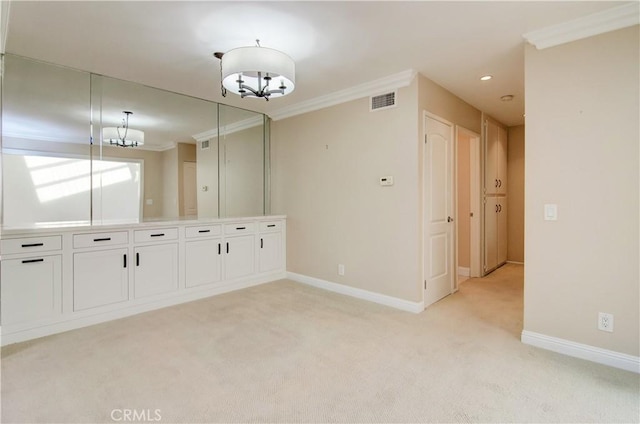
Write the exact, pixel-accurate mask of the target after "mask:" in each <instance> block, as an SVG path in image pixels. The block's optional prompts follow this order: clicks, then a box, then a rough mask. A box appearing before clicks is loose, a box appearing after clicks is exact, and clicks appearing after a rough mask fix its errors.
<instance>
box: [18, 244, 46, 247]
mask: <svg viewBox="0 0 640 424" xmlns="http://www.w3.org/2000/svg"><path fill="white" fill-rule="evenodd" d="M40 246H44V243H31V244H23V245H22V247H40Z"/></svg>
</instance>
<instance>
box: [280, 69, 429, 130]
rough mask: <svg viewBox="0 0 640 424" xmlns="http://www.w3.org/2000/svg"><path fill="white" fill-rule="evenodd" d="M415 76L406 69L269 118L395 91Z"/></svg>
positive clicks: (307, 102)
mask: <svg viewBox="0 0 640 424" xmlns="http://www.w3.org/2000/svg"><path fill="white" fill-rule="evenodd" d="M416 74H417V72H416V71H414V70H413V69H407V70H406V71H402V72H398V73H397V74H393V75H389V76H387V77H384V78H379V79H377V80H373V81H369V82H365V83H363V84H359V85H356V86H354V87H351V88H347V89H344V90H340V91H335V92H333V93H329V94H325V95H323V96H320V97H316V98H314V99H310V100H305V101H303V102H300V103H295V104H292V105H289V106H285V107H283V108H280V109H276V110H274V111H273V112H271V113H270V114H269V117H270V118H271V119H273V120H274V121H278V120H280V119H284V118H290V117H292V116H295V115H301V114H303V113H307V112H313V111H314V110H319V109H324V108H326V107H329V106H334V105H337V104H340V103H346V102H349V101H351V100H356V99H360V98H362V97H368V96H372V95H375V94H380V93H382V92H384V91H387V90H397V89H398V88H402V87H406V86H408V85H409V84H411V82H412V81H413V79H414V78H415V76H416Z"/></svg>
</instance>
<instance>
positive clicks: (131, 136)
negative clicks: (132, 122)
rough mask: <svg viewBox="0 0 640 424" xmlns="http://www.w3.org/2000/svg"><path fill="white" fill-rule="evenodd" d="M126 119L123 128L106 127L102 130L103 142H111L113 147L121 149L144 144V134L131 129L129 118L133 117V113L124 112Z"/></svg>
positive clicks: (124, 118) (123, 120) (123, 121)
mask: <svg viewBox="0 0 640 424" xmlns="http://www.w3.org/2000/svg"><path fill="white" fill-rule="evenodd" d="M122 113H123V114H124V117H123V118H122V126H121V127H105V128H103V129H102V140H103V142H105V143H106V142H107V141H108V142H109V144H111V145H115V146H120V147H138V146H142V145H143V144H144V132H143V131H140V130H134V129H133V128H129V116H131V115H133V112H129V111H128V110H123V111H122Z"/></svg>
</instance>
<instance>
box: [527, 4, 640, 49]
mask: <svg viewBox="0 0 640 424" xmlns="http://www.w3.org/2000/svg"><path fill="white" fill-rule="evenodd" d="M638 23H640V2H637V1H636V2H633V3H629V4H625V5H622V6H618V7H613V8H611V9H607V10H603V11H601V12H597V13H593V14H591V15H587V16H584V17H582V18H578V19H574V20H571V21H568V22H564V23H561V24H558V25H552V26H549V27H545V28H541V29H537V30H535V31H530V32H527V33H526V34H523V35H522V36H523V37H524V39H525V40H527V41H528V42H529V43H531V44H533V45H534V46H536V48H537V49H538V50H542V49H546V48H549V47H554V46H558V45H560V44H565V43H569V42H571V41H576V40H581V39H583V38H588V37H592V36H594V35H599V34H604V33H606V32H610V31H615V30H618V29H622V28H626V27H630V26H633V25H637V24H638Z"/></svg>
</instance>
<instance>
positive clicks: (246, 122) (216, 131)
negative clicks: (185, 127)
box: [191, 114, 264, 142]
mask: <svg viewBox="0 0 640 424" xmlns="http://www.w3.org/2000/svg"><path fill="white" fill-rule="evenodd" d="M263 123H264V119H263V118H262V114H260V115H259V116H255V117H253V118H247V119H243V120H242V121H237V122H232V123H231V124H228V125H223V126H221V127H217V128H212V129H210V130H207V131H204V132H201V133H198V134H194V135H192V136H191V137H193V138H195V139H196V141H197V142H202V141H206V140H210V139H212V138H215V137H217V136H218V135H227V134H232V133H234V132H238V131H242V130H247V129H249V128H253V127H257V126H258V125H262V124H263Z"/></svg>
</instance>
